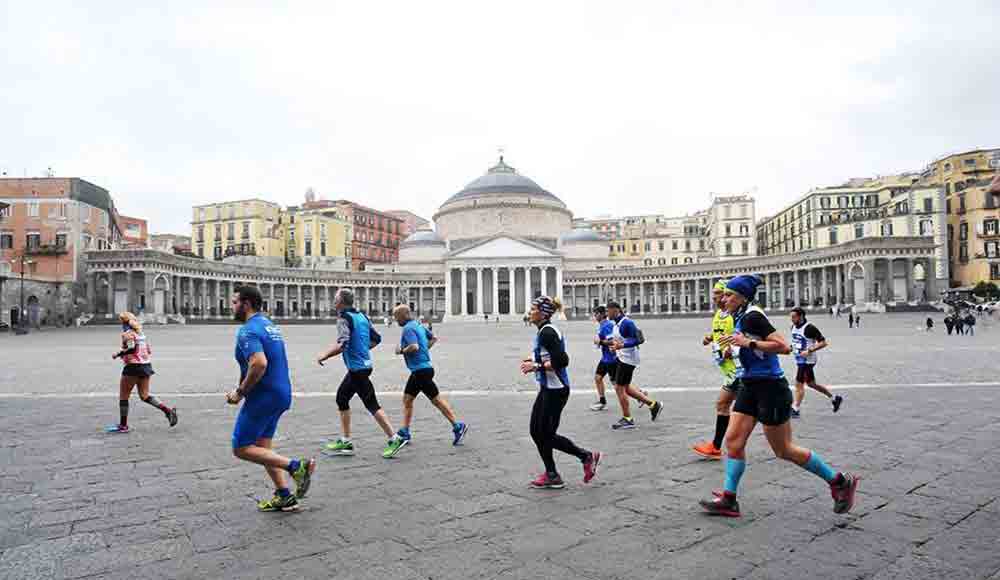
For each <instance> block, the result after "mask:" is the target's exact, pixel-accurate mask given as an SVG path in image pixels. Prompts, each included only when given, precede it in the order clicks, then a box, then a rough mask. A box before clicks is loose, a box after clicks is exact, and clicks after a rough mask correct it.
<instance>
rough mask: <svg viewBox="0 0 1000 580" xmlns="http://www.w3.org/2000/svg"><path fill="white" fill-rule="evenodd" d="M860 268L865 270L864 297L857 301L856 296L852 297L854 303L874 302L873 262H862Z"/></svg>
mask: <svg viewBox="0 0 1000 580" xmlns="http://www.w3.org/2000/svg"><path fill="white" fill-rule="evenodd" d="M862 267H863V268H864V270H865V295H864V297H863V300H859V298H858V297H857V296H855V297H854V299H855V301H863V302H874V301H875V299H876V296H875V260H865V261H864V262H862Z"/></svg>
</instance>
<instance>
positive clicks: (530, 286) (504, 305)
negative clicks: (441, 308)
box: [445, 264, 563, 316]
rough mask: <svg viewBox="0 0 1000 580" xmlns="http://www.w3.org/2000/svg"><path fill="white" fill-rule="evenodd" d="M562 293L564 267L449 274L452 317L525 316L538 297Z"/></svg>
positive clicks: (466, 269)
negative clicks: (532, 302)
mask: <svg viewBox="0 0 1000 580" xmlns="http://www.w3.org/2000/svg"><path fill="white" fill-rule="evenodd" d="M562 293H563V270H562V267H561V266H553V265H548V264H524V265H512V266H497V265H489V266H455V267H449V268H447V269H446V271H445V313H446V315H448V316H501V315H502V316H510V315H522V316H523V315H524V314H526V313H527V311H528V310H529V309H530V307H531V301H532V300H533V299H535V298H536V297H538V296H540V295H542V294H546V295H549V296H561V295H562Z"/></svg>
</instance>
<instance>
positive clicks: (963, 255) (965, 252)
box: [958, 243, 969, 262]
mask: <svg viewBox="0 0 1000 580" xmlns="http://www.w3.org/2000/svg"><path fill="white" fill-rule="evenodd" d="M958 259H959V260H961V261H963V262H968V261H969V244H966V243H961V244H959V245H958Z"/></svg>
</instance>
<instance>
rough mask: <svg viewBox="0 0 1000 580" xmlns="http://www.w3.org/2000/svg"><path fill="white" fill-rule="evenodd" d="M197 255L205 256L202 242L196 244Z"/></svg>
mask: <svg viewBox="0 0 1000 580" xmlns="http://www.w3.org/2000/svg"><path fill="white" fill-rule="evenodd" d="M198 257H199V258H204V257H205V246H204V245H203V244H198Z"/></svg>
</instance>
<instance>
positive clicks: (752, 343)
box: [747, 340, 757, 350]
mask: <svg viewBox="0 0 1000 580" xmlns="http://www.w3.org/2000/svg"><path fill="white" fill-rule="evenodd" d="M747 346H749V347H750V350H757V341H756V340H751V341H750V343H749V344H748V345H747Z"/></svg>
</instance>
